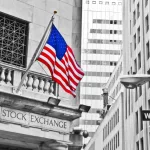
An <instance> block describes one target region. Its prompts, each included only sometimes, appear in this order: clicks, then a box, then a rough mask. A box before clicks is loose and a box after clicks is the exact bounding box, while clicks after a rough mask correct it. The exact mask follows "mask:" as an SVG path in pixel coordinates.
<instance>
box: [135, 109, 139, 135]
mask: <svg viewBox="0 0 150 150" xmlns="http://www.w3.org/2000/svg"><path fill="white" fill-rule="evenodd" d="M138 123H139V121H138V111H137V112H136V113H135V125H136V134H138V133H139V125H138Z"/></svg>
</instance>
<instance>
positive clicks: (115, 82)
mask: <svg viewBox="0 0 150 150" xmlns="http://www.w3.org/2000/svg"><path fill="white" fill-rule="evenodd" d="M122 61H123V56H122V57H121V58H120V59H119V61H118V64H117V66H116V67H115V69H114V71H113V73H112V75H111V77H110V79H109V80H108V82H107V84H106V87H105V88H106V89H108V93H106V92H104V95H105V96H104V100H106V101H107V99H105V98H108V104H106V106H105V107H104V109H103V111H100V116H101V117H102V118H103V120H102V122H101V124H100V125H99V127H98V128H97V130H96V132H95V134H94V136H93V137H92V138H91V140H90V141H89V143H88V144H87V145H86V147H85V149H84V150H99V149H102V150H120V149H121V150H124V145H125V142H124V140H125V139H124V130H123V129H124V119H123V118H124V111H123V110H124V95H123V91H124V86H123V85H121V83H120V79H119V77H120V76H121V75H122V74H123V64H122Z"/></svg>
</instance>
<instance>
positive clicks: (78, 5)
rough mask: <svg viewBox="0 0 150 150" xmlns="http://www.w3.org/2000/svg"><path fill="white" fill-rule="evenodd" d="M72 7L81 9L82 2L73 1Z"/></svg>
mask: <svg viewBox="0 0 150 150" xmlns="http://www.w3.org/2000/svg"><path fill="white" fill-rule="evenodd" d="M73 6H75V7H82V1H81V0H73Z"/></svg>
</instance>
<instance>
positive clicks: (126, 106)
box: [85, 0, 150, 150]
mask: <svg viewBox="0 0 150 150" xmlns="http://www.w3.org/2000/svg"><path fill="white" fill-rule="evenodd" d="M149 8H150V1H148V0H145V1H140V0H133V1H131V0H124V1H123V60H122V70H123V75H128V77H130V78H128V80H127V82H128V85H131V83H130V82H131V81H132V82H133V81H134V82H133V84H132V85H133V87H134V88H133V89H131V86H129V87H130V88H129V87H128V88H127V85H126V87H124V88H123V91H122V94H123V96H122V99H119V101H120V102H121V101H122V105H121V106H122V107H121V108H123V109H120V110H119V115H121V114H122V115H121V117H120V118H121V121H122V125H121V126H120V127H119V128H118V127H115V129H114V131H113V132H111V133H110V134H108V132H110V128H109V127H110V126H109V125H108V124H107V126H106V130H107V131H106V133H107V135H108V136H107V138H106V142H107V144H106V146H105V145H104V143H105V141H103V139H102V135H103V134H104V133H105V132H104V130H103V131H102V126H103V124H105V120H107V118H106V117H109V112H108V113H107V114H108V116H107V115H106V116H105V118H104V120H103V122H102V123H101V125H100V126H99V128H98V130H97V132H96V133H95V135H94V138H92V139H91V140H90V142H89V143H88V145H87V147H86V148H85V150H97V149H100V147H98V145H100V146H101V145H103V150H110V149H111V150H112V149H113V150H115V149H119V150H120V149H121V150H149V149H150V128H149V127H150V124H149V121H143V119H142V118H143V117H142V111H143V110H147V111H150V82H146V83H143V84H135V83H137V78H136V77H137V76H141V77H144V75H146V74H150V48H149V41H150V36H149V35H150V29H149V25H150V20H149V15H150V10H149ZM131 76H133V77H132V78H131ZM133 79H134V80H133ZM141 79H142V78H141ZM115 99H116V98H115ZM114 104H115V103H114ZM115 105H116V106H115V107H117V104H115ZM115 107H114V109H113V108H112V109H110V110H109V111H110V112H111V113H112V114H113V112H115ZM120 111H121V112H120ZM119 122H120V120H119ZM111 128H112V126H111ZM118 129H119V130H120V131H122V132H120V133H119V141H118V142H117V143H116V142H114V140H115V141H116V138H115V139H114V138H112V137H113V136H112V133H113V135H114V133H115V130H118ZM100 131H101V132H100ZM110 139H112V140H110ZM117 139H118V138H117ZM120 140H122V142H121V143H120ZM109 141H110V142H109ZM112 143H113V145H112ZM118 143H119V147H118ZM116 144H117V147H116ZM120 146H121V147H120ZM101 147H102V146H101Z"/></svg>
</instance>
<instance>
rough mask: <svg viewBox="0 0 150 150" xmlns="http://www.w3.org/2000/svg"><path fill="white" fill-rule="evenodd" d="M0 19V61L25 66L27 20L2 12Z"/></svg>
mask: <svg viewBox="0 0 150 150" xmlns="http://www.w3.org/2000/svg"><path fill="white" fill-rule="evenodd" d="M0 20H1V21H0V27H1V32H0V37H1V40H0V58H1V60H0V61H2V62H5V63H8V64H12V65H16V66H19V67H24V68H25V67H26V55H27V45H28V43H27V41H28V29H29V27H28V22H26V21H23V20H20V19H18V18H14V17H11V16H9V15H6V14H3V13H0Z"/></svg>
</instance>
